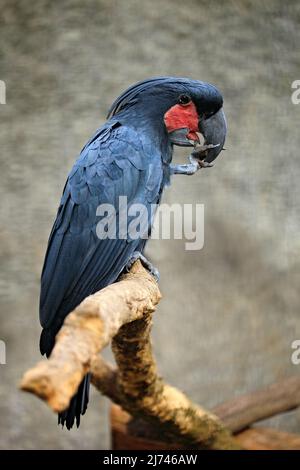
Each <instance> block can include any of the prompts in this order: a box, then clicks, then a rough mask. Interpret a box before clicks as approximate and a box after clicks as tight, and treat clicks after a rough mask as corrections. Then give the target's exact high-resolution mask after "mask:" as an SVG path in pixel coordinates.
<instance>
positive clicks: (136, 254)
mask: <svg viewBox="0 0 300 470" xmlns="http://www.w3.org/2000/svg"><path fill="white" fill-rule="evenodd" d="M138 259H139V260H140V262H141V263H142V265H143V266H144V268H146V269H147V270H148V271H149V273H150V274H151V275H152V276H153V277H154V279H155V280H156V281H157V282H158V281H159V271H158V269H157V268H155V266H153V264H152V263H151V262H150V261H149V260H148V259H147V258H146V257H145V256H144V255H143V254H142V253H141V252H140V251H134V252H133V253H132V256H131V258H130V260H129V261H128V263H127V264H126V266H125V271H127V272H129V271H130V268H131V267H132V265H133V264H134V263H135V262H136V261H137V260H138Z"/></svg>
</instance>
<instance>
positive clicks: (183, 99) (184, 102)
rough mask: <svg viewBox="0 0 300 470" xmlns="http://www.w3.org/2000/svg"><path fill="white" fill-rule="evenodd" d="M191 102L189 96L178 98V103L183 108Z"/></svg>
mask: <svg viewBox="0 0 300 470" xmlns="http://www.w3.org/2000/svg"><path fill="white" fill-rule="evenodd" d="M191 101H192V99H191V97H190V96H189V95H180V96H179V98H178V103H179V104H182V105H183V106H186V105H187V104H189V103H190V102H191Z"/></svg>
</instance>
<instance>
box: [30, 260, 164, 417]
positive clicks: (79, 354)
mask: <svg viewBox="0 0 300 470" xmlns="http://www.w3.org/2000/svg"><path fill="white" fill-rule="evenodd" d="M160 298H161V294H160V292H159V289H158V285H157V283H156V281H155V280H154V278H153V277H152V276H151V275H150V274H149V273H148V272H147V271H146V270H145V269H144V268H143V267H142V265H141V263H140V261H137V262H136V263H135V264H134V265H133V266H132V268H131V271H130V273H128V274H126V275H124V276H123V277H122V279H121V280H120V281H119V282H117V283H115V284H112V285H110V286H108V287H106V288H105V289H102V290H101V291H99V292H97V293H96V294H94V295H91V296H89V297H87V298H86V299H85V300H84V301H83V302H82V303H81V304H80V305H79V306H78V307H77V308H76V309H75V310H74V311H73V312H72V313H70V314H69V315H68V316H67V317H66V319H65V322H64V324H63V326H62V328H61V330H60V331H59V333H58V335H57V337H56V343H55V347H54V349H53V351H52V354H51V356H50V359H49V360H48V361H41V362H39V363H38V364H37V366H36V367H34V368H33V369H31V370H29V371H28V372H26V373H25V375H24V377H23V379H22V382H21V388H22V390H26V391H28V392H31V393H34V394H35V395H37V396H39V397H40V398H42V399H43V400H45V401H46V402H47V403H48V405H49V406H50V407H51V408H52V409H53V410H54V411H56V412H59V411H63V410H64V409H66V408H67V407H68V405H69V403H70V400H71V398H72V396H73V395H74V394H75V392H76V390H77V388H78V386H79V384H80V382H81V380H82V379H83V377H84V376H85V374H86V373H87V372H88V371H89V370H90V365H91V361H92V360H93V359H94V358H95V357H96V355H97V353H99V351H100V350H101V349H103V348H104V347H105V346H106V345H107V344H108V343H109V342H110V340H111V338H112V337H113V336H114V335H115V334H116V333H117V332H118V330H119V328H120V327H121V326H122V325H123V324H124V323H127V322H132V321H133V320H136V319H138V318H142V316H143V315H144V314H145V313H147V312H153V311H154V310H155V305H156V304H157V303H158V302H159V300H160Z"/></svg>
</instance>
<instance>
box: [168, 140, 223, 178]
mask: <svg viewBox="0 0 300 470" xmlns="http://www.w3.org/2000/svg"><path fill="white" fill-rule="evenodd" d="M218 146H219V144H217V145H214V144H207V145H206V144H203V145H198V146H196V147H195V148H194V150H193V151H192V153H191V155H190V156H189V161H190V163H189V164H187V165H170V169H171V173H172V174H174V175H194V174H195V173H196V172H197V171H198V170H200V168H211V167H212V166H213V164H212V163H209V162H206V161H205V160H204V159H205V157H207V150H209V149H212V148H215V147H218Z"/></svg>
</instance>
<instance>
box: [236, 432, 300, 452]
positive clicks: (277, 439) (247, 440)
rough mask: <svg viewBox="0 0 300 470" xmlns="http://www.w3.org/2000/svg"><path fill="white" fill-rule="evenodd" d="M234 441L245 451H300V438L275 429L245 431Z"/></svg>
mask: <svg viewBox="0 0 300 470" xmlns="http://www.w3.org/2000/svg"><path fill="white" fill-rule="evenodd" d="M236 439H237V440H238V442H239V443H240V444H241V445H242V446H243V448H244V449H247V450H300V436H298V435H297V434H292V433H288V432H283V431H278V430H277V429H270V428H251V429H246V430H245V431H243V432H241V433H239V434H237V436H236Z"/></svg>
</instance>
